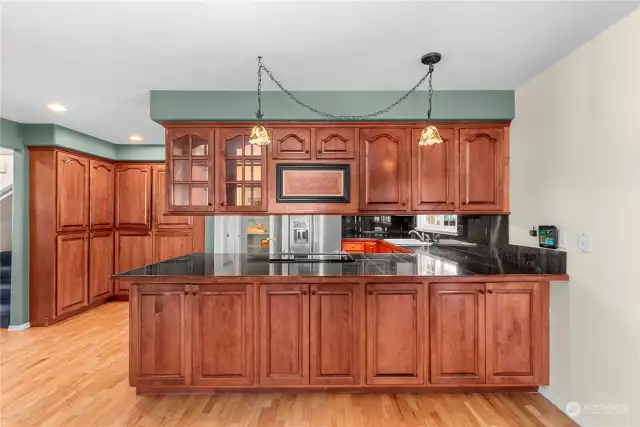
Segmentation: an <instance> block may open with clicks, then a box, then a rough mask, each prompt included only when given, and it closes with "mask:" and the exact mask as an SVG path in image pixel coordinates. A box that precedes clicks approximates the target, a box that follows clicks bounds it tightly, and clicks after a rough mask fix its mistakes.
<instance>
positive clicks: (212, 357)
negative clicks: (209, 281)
mask: <svg viewBox="0 0 640 427" xmlns="http://www.w3.org/2000/svg"><path fill="white" fill-rule="evenodd" d="M193 289H194V291H193V292H192V294H193V295H194V299H193V384H194V385H199V386H242V385H245V386H249V385H252V384H253V286H252V285H245V284H237V285H236V284H229V285H227V284H216V285H214V286H208V285H207V286H193Z"/></svg>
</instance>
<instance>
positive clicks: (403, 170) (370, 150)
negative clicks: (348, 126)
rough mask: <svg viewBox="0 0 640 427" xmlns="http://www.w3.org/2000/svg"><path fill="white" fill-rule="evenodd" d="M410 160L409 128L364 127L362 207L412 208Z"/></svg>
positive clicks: (376, 208)
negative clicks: (410, 201) (410, 197)
mask: <svg viewBox="0 0 640 427" xmlns="http://www.w3.org/2000/svg"><path fill="white" fill-rule="evenodd" d="M409 164H410V163H409V147H408V139H407V130H406V129H402V128H389V129H382V128H371V129H360V209H361V210H367V211H369V210H373V211H406V210H408V208H409V206H408V204H407V202H408V199H409V195H410V188H411V187H410V184H409V170H410V167H409Z"/></svg>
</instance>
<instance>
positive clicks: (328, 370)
mask: <svg viewBox="0 0 640 427" xmlns="http://www.w3.org/2000/svg"><path fill="white" fill-rule="evenodd" d="M540 254H541V255H540ZM540 254H539V257H538V259H537V261H536V262H535V263H534V264H535V265H534V264H532V263H531V262H529V261H530V260H531V258H530V257H529V258H528V259H529V261H528V262H524V263H521V264H517V263H514V262H512V261H513V260H512V259H507V258H508V257H505V254H495V253H493V254H490V253H487V254H486V255H485V256H482V255H475V256H474V257H473V258H470V257H467V256H457V257H456V256H455V253H454V251H451V250H448V249H446V248H437V247H432V248H429V249H426V250H421V251H418V252H416V253H409V254H406V253H396V254H391V253H385V254H350V255H349V254H342V255H339V256H336V255H334V257H336V259H333V260H325V261H332V262H304V260H298V261H302V262H270V261H269V256H268V255H248V254H202V253H197V254H192V255H188V256H183V257H178V258H174V259H172V260H168V261H164V262H160V263H156V264H152V265H149V266H146V267H142V268H138V269H135V270H131V271H128V272H124V273H120V274H117V275H115V276H113V280H115V281H117V282H126V283H127V284H129V286H130V295H131V297H130V324H129V327H130V354H129V357H130V384H131V386H133V387H136V390H137V392H138V393H139V394H144V393H177V392H181V393H185V392H186V393H198V392H213V391H219V390H254V391H262V390H274V389H278V390H283V389H296V390H319V389H320V390H328V389H332V390H360V389H362V390H364V389H366V390H371V391H374V390H376V389H387V390H388V389H390V388H397V389H403V390H407V391H408V390H411V391H421V390H422V391H428V390H432V391H433V390H454V389H458V388H465V389H470V388H474V389H493V390H495V389H509V390H535V388H536V387H537V386H539V385H545V384H548V382H549V286H550V283H549V282H550V281H552V280H561V281H564V280H567V279H568V277H567V276H566V274H564V270H562V271H560V270H559V269H558V265H557V263H554V262H549V260H545V257H547V255H546V254H548V257H549V258H552V257H553V256H554V255H553V253H552V252H549V251H540ZM347 257H348V258H347ZM338 261H341V262H338ZM443 266H444V267H443ZM561 267H562V268H564V266H561Z"/></svg>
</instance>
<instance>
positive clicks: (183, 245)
mask: <svg viewBox="0 0 640 427" xmlns="http://www.w3.org/2000/svg"><path fill="white" fill-rule="evenodd" d="M193 237H194V236H193V231H191V230H171V231H169V230H160V231H156V232H154V233H153V262H161V261H165V260H168V259H171V258H175V257H178V256H182V255H188V254H190V253H192V252H193Z"/></svg>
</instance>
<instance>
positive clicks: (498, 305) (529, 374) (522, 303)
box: [486, 282, 542, 385]
mask: <svg viewBox="0 0 640 427" xmlns="http://www.w3.org/2000/svg"><path fill="white" fill-rule="evenodd" d="M486 302H487V307H486V308H487V311H486V315H487V320H486V322H487V323H486V328H487V329H486V330H487V338H486V343H487V382H488V383H497V384H532V385H533V384H539V381H538V378H537V374H538V372H540V363H541V362H542V354H541V348H542V345H541V344H540V342H541V339H542V322H541V320H542V312H541V306H540V284H539V283H537V282H528V283H527V282H525V283H487V296H486Z"/></svg>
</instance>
